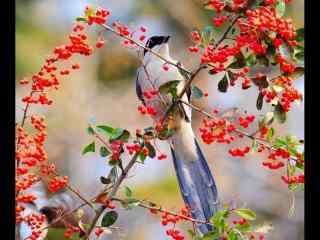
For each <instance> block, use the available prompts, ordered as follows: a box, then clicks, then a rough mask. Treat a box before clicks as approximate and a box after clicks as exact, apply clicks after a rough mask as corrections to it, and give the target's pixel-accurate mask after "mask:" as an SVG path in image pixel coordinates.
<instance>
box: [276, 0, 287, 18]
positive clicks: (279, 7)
mask: <svg viewBox="0 0 320 240" xmlns="http://www.w3.org/2000/svg"><path fill="white" fill-rule="evenodd" d="M285 12H286V3H285V2H284V0H278V1H277V4H276V15H277V17H282V16H283V15H284V13H285Z"/></svg>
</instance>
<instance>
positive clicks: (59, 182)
mask: <svg viewBox="0 0 320 240" xmlns="http://www.w3.org/2000/svg"><path fill="white" fill-rule="evenodd" d="M68 180H69V177H68V176H64V177H58V176H55V177H53V178H51V179H50V182H49V186H48V190H49V191H50V192H53V193H54V192H58V191H59V190H60V189H62V188H64V187H65V186H66V185H67V183H68Z"/></svg>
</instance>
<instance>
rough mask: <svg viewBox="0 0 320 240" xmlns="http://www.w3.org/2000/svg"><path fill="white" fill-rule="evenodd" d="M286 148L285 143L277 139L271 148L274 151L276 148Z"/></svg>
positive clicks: (281, 139)
mask: <svg viewBox="0 0 320 240" xmlns="http://www.w3.org/2000/svg"><path fill="white" fill-rule="evenodd" d="M286 146H287V141H286V140H285V139H283V138H277V139H276V140H275V141H274V144H273V147H274V148H275V149H278V148H283V147H286Z"/></svg>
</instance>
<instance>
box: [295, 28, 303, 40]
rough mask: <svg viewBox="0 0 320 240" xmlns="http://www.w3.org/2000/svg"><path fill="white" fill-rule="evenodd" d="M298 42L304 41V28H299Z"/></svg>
mask: <svg viewBox="0 0 320 240" xmlns="http://www.w3.org/2000/svg"><path fill="white" fill-rule="evenodd" d="M296 33H297V36H296V41H297V42H303V41H304V28H299V29H298V30H297V31H296Z"/></svg>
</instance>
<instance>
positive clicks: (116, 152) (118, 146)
mask: <svg viewBox="0 0 320 240" xmlns="http://www.w3.org/2000/svg"><path fill="white" fill-rule="evenodd" d="M110 148H111V158H110V159H111V160H112V161H118V160H120V155H121V152H122V151H123V142H122V141H121V140H113V141H112V142H111V145H110Z"/></svg>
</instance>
